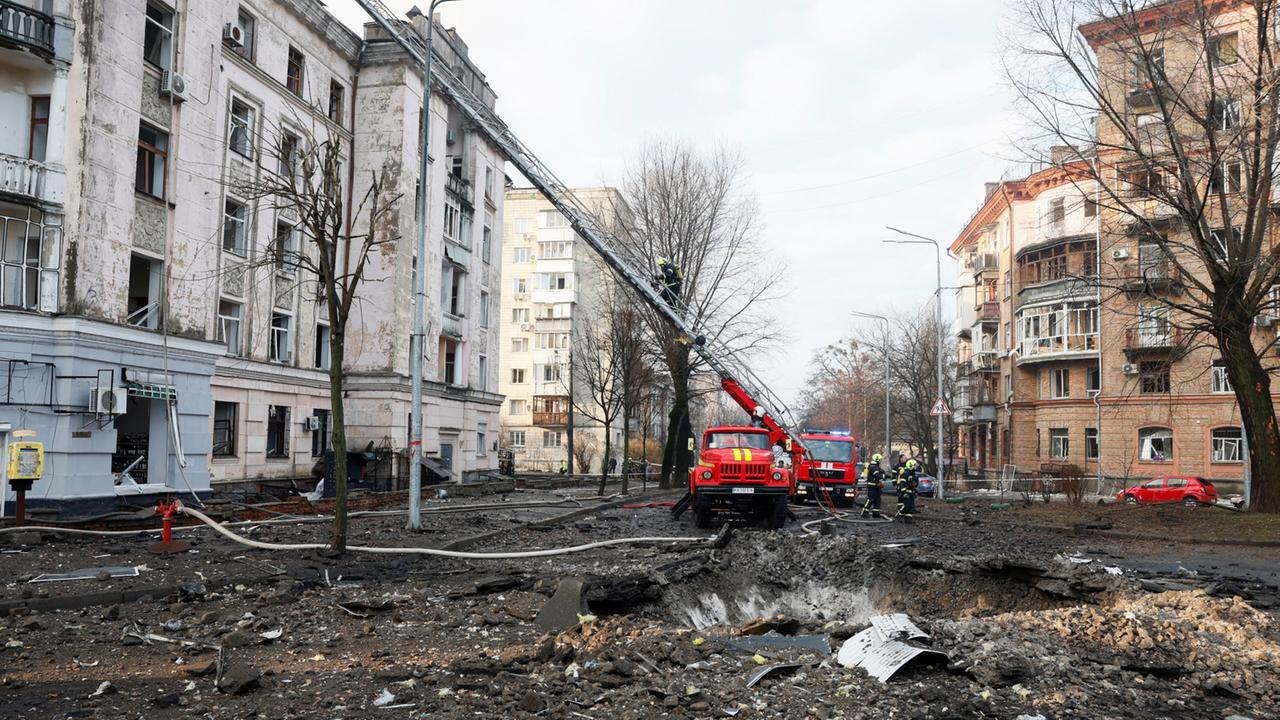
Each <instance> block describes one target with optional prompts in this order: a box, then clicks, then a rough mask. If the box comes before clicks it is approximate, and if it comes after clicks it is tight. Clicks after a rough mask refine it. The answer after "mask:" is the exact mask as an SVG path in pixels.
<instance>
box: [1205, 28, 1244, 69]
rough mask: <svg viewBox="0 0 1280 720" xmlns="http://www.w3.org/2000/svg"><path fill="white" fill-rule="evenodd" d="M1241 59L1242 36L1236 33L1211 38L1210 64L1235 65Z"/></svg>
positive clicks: (1217, 65) (1213, 65) (1215, 65)
mask: <svg viewBox="0 0 1280 720" xmlns="http://www.w3.org/2000/svg"><path fill="white" fill-rule="evenodd" d="M1239 60H1240V37H1239V35H1237V34H1236V33H1227V34H1225V35H1219V36H1217V37H1215V38H1212V39H1210V40H1209V64H1210V65H1211V66H1212V67H1215V68H1218V67H1226V66H1228V65H1235V64H1236V63H1237V62H1239Z"/></svg>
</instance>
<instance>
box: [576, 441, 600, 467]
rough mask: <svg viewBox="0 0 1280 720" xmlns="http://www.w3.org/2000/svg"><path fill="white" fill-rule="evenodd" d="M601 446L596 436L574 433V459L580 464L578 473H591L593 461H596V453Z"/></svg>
mask: <svg viewBox="0 0 1280 720" xmlns="http://www.w3.org/2000/svg"><path fill="white" fill-rule="evenodd" d="M599 449H600V445H599V444H598V443H597V442H596V437H595V435H592V434H590V433H585V432H583V431H581V430H577V431H575V432H574V433H573V459H574V461H576V462H577V464H578V473H579V474H585V473H589V472H591V461H592V460H595V459H596V451H597V450H599Z"/></svg>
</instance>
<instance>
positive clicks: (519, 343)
mask: <svg viewBox="0 0 1280 720" xmlns="http://www.w3.org/2000/svg"><path fill="white" fill-rule="evenodd" d="M511 352H513V353H524V352H529V338H522V337H520V338H511Z"/></svg>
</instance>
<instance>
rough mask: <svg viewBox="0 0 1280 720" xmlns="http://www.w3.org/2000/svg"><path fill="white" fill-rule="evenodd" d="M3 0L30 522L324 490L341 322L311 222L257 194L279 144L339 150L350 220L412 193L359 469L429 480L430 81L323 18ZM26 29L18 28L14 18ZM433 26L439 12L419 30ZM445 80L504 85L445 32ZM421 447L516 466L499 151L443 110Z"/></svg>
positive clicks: (372, 279)
mask: <svg viewBox="0 0 1280 720" xmlns="http://www.w3.org/2000/svg"><path fill="white" fill-rule="evenodd" d="M173 2H174V3H175V4H169V3H166V2H162V1H161V0H119V2H114V3H111V4H110V12H107V11H106V10H105V9H104V7H103V6H102V5H99V4H85V3H72V2H70V0H54V2H52V3H46V2H38V1H37V0H28V1H27V2H18V3H15V2H13V1H12V0H0V5H3V6H4V9H5V10H6V11H10V12H13V13H17V14H18V15H21V16H22V17H23V18H24V20H23V22H22V23H5V24H4V25H3V26H0V128H2V129H0V216H2V217H3V230H4V233H5V234H4V237H2V238H0V244H2V245H3V252H2V253H0V258H2V260H3V267H2V268H0V306H2V307H0V317H2V318H3V322H2V323H0V357H3V358H5V361H6V366H5V367H0V371H2V372H3V375H2V376H0V400H2V401H3V404H0V430H4V429H5V428H6V427H7V428H8V429H9V430H10V431H12V430H18V429H27V430H32V431H34V432H35V433H36V437H35V438H34V439H36V440H39V441H41V442H43V443H44V445H45V448H46V465H45V476H44V479H43V480H42V481H40V482H39V483H38V484H37V486H36V488H35V489H34V490H33V491H32V493H30V497H31V502H32V505H39V504H41V503H50V504H59V505H65V504H71V503H77V504H84V503H106V504H110V503H114V502H115V501H116V500H117V498H119V497H121V496H130V497H131V498H132V500H131V501H132V502H135V503H136V502H138V500H137V497H138V496H139V495H149V494H159V493H170V492H188V491H194V492H198V493H206V492H209V491H210V490H212V489H216V488H218V487H219V486H220V485H223V484H236V483H241V482H244V481H252V482H277V481H278V482H283V483H286V484H287V483H288V482H291V481H294V480H297V479H309V478H311V477H314V475H315V473H316V472H317V471H318V469H319V468H320V467H321V466H322V465H323V463H322V460H323V457H324V454H325V452H326V451H328V450H330V448H329V447H328V432H327V431H328V427H327V417H328V407H329V391H328V372H327V370H328V364H329V359H328V358H329V354H328V351H327V337H328V333H329V331H330V329H329V328H328V327H327V325H326V322H325V318H326V314H325V312H324V311H323V308H322V306H321V305H320V303H319V302H317V292H316V284H315V282H314V279H313V278H311V279H309V278H308V276H307V275H305V274H304V273H303V271H299V270H296V269H293V268H291V267H289V266H288V265H287V264H285V263H279V262H273V261H272V260H271V257H272V255H271V253H272V248H273V247H275V244H276V243H279V244H281V245H282V246H284V247H292V248H295V249H305V247H306V241H305V238H303V237H301V236H300V230H299V229H298V218H296V217H290V216H289V214H288V213H285V212H278V211H276V210H274V209H272V203H270V202H268V201H264V200H262V199H256V198H253V197H250V196H249V195H250V193H243V192H239V191H237V189H236V188H242V187H244V186H246V185H252V184H254V181H255V179H258V178H261V177H263V175H264V174H266V173H276V172H281V171H282V170H281V168H280V163H279V160H278V159H277V157H278V156H277V154H276V153H274V152H271V151H269V150H268V145H269V144H270V143H271V142H272V139H277V140H278V139H279V138H282V137H285V136H294V137H297V138H299V139H303V138H309V137H315V138H317V139H321V140H330V141H333V142H335V143H336V144H338V145H339V146H340V147H342V148H343V155H344V168H345V169H346V170H347V173H346V177H345V178H344V181H343V185H344V187H343V188H342V190H341V194H342V196H343V197H344V198H346V201H345V204H346V213H347V214H348V216H349V217H350V221H351V222H353V223H355V224H356V226H357V229H358V225H359V223H361V222H362V221H363V220H362V218H361V217H360V216H359V215H358V214H356V213H355V212H354V208H356V207H357V206H358V203H359V200H360V198H361V197H362V196H363V193H364V192H365V191H366V190H367V189H368V186H369V178H370V176H371V174H372V173H374V172H377V173H379V174H381V175H383V176H384V177H385V178H386V179H387V181H388V183H389V185H390V186H391V188H392V192H391V193H390V196H391V197H397V198H398V200H397V202H396V205H395V206H394V208H393V209H392V212H391V216H390V219H389V220H387V227H385V228H380V229H381V230H383V231H385V235H386V236H387V237H391V238H395V241H394V242H390V243H388V244H387V245H385V246H382V247H380V248H378V249H377V251H376V257H375V259H374V261H372V262H371V263H370V267H369V269H368V271H367V273H366V278H367V279H366V281H365V284H364V285H363V286H362V289H361V291H360V292H359V305H360V308H359V309H358V311H357V312H356V313H355V316H354V318H353V320H352V322H351V325H350V326H349V327H348V328H347V361H348V362H347V366H348V367H347V369H348V372H349V376H348V387H347V394H346V415H347V425H348V428H347V435H348V441H349V447H348V450H351V451H365V450H373V451H376V453H374V454H376V455H377V456H378V458H379V460H378V462H379V463H381V464H382V471H383V472H384V473H386V474H387V475H388V477H389V478H392V479H397V478H403V477H407V472H408V470H407V467H406V466H405V465H404V458H405V457H407V454H406V452H405V449H406V447H407V434H408V431H407V427H408V415H409V379H408V372H409V370H408V367H409V335H410V333H411V331H412V315H411V312H410V309H411V308H412V301H413V295H414V293H413V287H412V284H413V278H414V271H415V266H416V263H415V259H414V249H413V248H414V245H413V239H414V233H415V229H416V217H415V215H416V213H415V207H414V205H415V203H414V197H415V194H416V192H417V187H418V178H417V175H418V173H417V168H418V157H419V155H418V152H419V149H418V145H419V143H418V128H419V127H420V126H419V122H420V114H421V113H420V112H419V108H420V107H421V94H422V86H423V84H422V79H421V75H420V73H419V72H417V70H416V69H415V68H414V67H413V66H412V65H411V64H410V63H409V62H408V61H407V60H406V58H405V56H404V55H403V54H402V53H400V52H399V51H398V49H397V48H396V46H395V44H394V43H393V42H391V41H389V40H385V39H383V38H380V37H379V35H378V33H377V32H376V31H374V30H372V29H371V28H368V27H367V28H366V30H365V35H366V37H361V36H360V35H358V34H356V33H354V32H352V31H351V30H349V29H348V28H346V27H345V26H343V25H342V24H341V23H339V22H338V21H337V20H336V19H335V18H334V17H333V16H332V15H331V14H330V13H329V12H328V11H327V10H326V9H325V8H324V6H323V5H322V4H321V3H320V2H318V1H317V0H244V1H243V2H236V1H232V0H217V1H215V2H194V1H192V0H186V1H183V0H173ZM5 17H12V16H11V15H6V16H5ZM411 21H412V23H413V25H414V26H415V27H417V28H418V29H419V31H421V30H422V29H424V28H425V18H424V17H422V16H421V15H417V16H416V17H414V18H412V19H411ZM437 44H438V47H440V48H441V49H442V52H443V53H444V54H445V56H446V58H448V62H447V67H445V68H442V69H441V71H442V72H444V71H455V72H458V73H460V74H463V75H464V76H467V77H468V78H470V79H471V82H470V86H471V87H473V88H477V89H478V90H477V92H478V93H479V94H481V95H483V96H484V97H485V99H486V100H487V101H489V102H492V101H493V100H494V95H493V93H492V90H490V89H489V87H488V85H487V84H486V83H485V81H484V77H483V75H482V74H480V73H479V71H478V70H477V69H476V68H475V67H474V66H473V65H472V64H471V63H470V61H469V60H467V58H466V46H465V44H463V43H462V41H461V39H460V38H459V37H458V36H457V34H456V33H455V32H454V31H452V30H448V29H445V28H442V27H440V26H439V24H438V23H437ZM431 136H432V147H431V153H430V157H431V172H430V175H429V179H428V182H427V192H428V193H429V195H428V199H429V202H430V210H429V220H430V227H429V234H428V257H427V258H426V259H425V263H424V266H425V267H426V268H427V269H428V271H427V272H426V273H425V284H426V287H427V296H428V298H429V299H430V303H429V305H428V313H429V314H428V318H429V320H428V323H429V326H430V328H431V338H432V339H431V340H430V341H428V342H427V343H426V350H427V352H426V354H427V360H428V362H427V365H426V367H427V380H428V383H427V389H426V392H425V395H426V399H425V418H426V422H427V428H426V436H425V438H424V443H425V446H426V450H427V454H428V456H429V457H432V458H434V461H433V468H434V470H435V472H436V473H437V474H438V475H440V476H442V477H449V478H465V477H468V476H471V475H474V474H475V473H477V472H484V471H487V470H489V469H492V468H496V464H497V460H496V452H495V449H496V440H497V437H496V433H497V427H498V407H499V405H500V403H501V398H500V397H499V396H498V395H497V394H496V389H497V363H496V360H493V359H495V358H496V357H497V335H498V333H497V332H496V328H495V329H494V331H490V330H489V328H488V325H489V317H490V315H489V312H488V308H490V307H491V306H492V305H496V301H491V300H490V298H491V297H493V295H494V294H495V293H496V292H497V290H496V288H497V287H498V285H499V284H500V267H499V266H498V265H497V264H496V263H493V264H491V263H490V262H489V260H490V259H491V258H493V257H495V256H497V254H498V253H500V252H501V246H500V243H501V239H500V237H499V236H498V234H497V233H496V230H495V229H496V228H497V227H500V225H499V223H501V222H502V204H503V192H502V188H503V184H504V178H505V176H504V173H503V160H502V158H501V157H500V156H499V155H498V153H497V151H496V149H495V148H493V147H491V146H489V145H488V144H487V143H485V142H484V141H483V140H482V139H481V138H479V137H478V136H477V135H475V134H474V133H472V132H469V131H468V130H467V129H466V128H465V123H463V122H462V120H461V118H460V117H459V116H458V114H457V110H456V109H455V108H453V107H452V106H451V105H450V104H449V103H448V102H447V101H445V100H444V98H443V97H441V96H440V95H439V94H435V95H434V97H433V101H432V114H431Z"/></svg>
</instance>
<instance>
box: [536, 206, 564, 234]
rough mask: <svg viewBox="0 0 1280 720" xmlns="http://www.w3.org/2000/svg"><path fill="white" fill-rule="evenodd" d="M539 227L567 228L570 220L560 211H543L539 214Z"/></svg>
mask: <svg viewBox="0 0 1280 720" xmlns="http://www.w3.org/2000/svg"><path fill="white" fill-rule="evenodd" d="M538 227H542V228H548V229H550V228H567V227H569V220H568V219H566V218H565V216H563V215H561V214H560V211H558V210H543V211H541V212H539V213H538Z"/></svg>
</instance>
